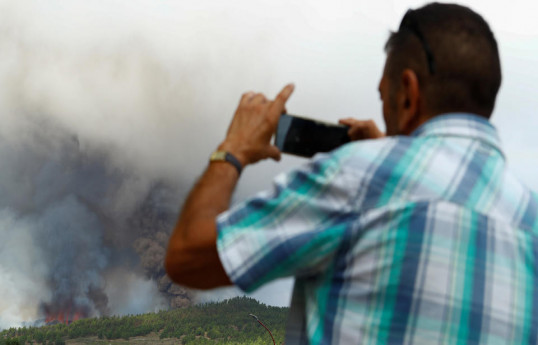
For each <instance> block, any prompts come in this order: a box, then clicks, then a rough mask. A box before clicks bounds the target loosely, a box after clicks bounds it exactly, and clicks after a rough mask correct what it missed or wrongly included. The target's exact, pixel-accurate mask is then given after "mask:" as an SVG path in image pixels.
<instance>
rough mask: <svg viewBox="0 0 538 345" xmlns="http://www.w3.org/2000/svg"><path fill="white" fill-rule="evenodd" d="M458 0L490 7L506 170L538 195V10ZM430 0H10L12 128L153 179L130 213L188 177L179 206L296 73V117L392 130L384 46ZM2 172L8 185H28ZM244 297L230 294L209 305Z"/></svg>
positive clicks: (0, 51) (3, 66) (276, 294)
mask: <svg viewBox="0 0 538 345" xmlns="http://www.w3.org/2000/svg"><path fill="white" fill-rule="evenodd" d="M459 3H460V4H463V5H467V6H469V7H471V8H472V9H474V10H475V11H477V12H478V13H480V14H482V15H483V16H484V18H485V19H486V20H487V21H488V22H489V24H490V26H491V28H492V30H493V32H494V34H495V35H496V38H497V40H498V44H499V50H500V55H501V64H502V70H503V82H502V86H501V89H500V92H499V95H498V99H497V104H496V108H495V111H494V113H493V116H492V122H493V124H494V125H495V126H496V127H497V128H498V129H499V133H500V136H501V140H502V142H503V145H504V149H505V153H506V156H507V157H508V164H509V165H510V166H511V167H512V168H513V169H514V171H515V172H516V174H517V175H519V176H520V178H521V179H522V180H523V181H525V182H526V183H527V184H528V185H529V186H530V187H531V188H533V189H535V190H538V179H536V178H534V177H535V176H536V175H537V174H536V172H537V171H538V162H536V160H535V157H538V136H537V135H536V134H535V132H536V128H538V117H537V116H536V114H535V111H536V109H538V97H536V96H535V92H534V90H535V88H534V82H535V81H536V80H538V67H537V66H538V63H537V62H538V22H537V21H536V20H535V13H537V11H536V10H538V4H535V2H533V1H511V2H510V3H509V6H508V4H507V3H506V2H500V1H478V0H477V1H463V2H459ZM423 4H425V2H422V1H385V0H378V1H347V0H346V1H330V2H329V1H321V0H308V1H307V0H271V1H252V0H251V1H246V0H230V1H218V0H197V1H182V0H181V1H180V0H167V1H164V0H91V1H90V0H72V1H68V2H66V1H61V0H49V1H37V0H17V1H15V0H11V1H8V0H0V114H1V115H0V118H1V119H2V126H0V137H2V138H4V140H5V143H9V144H10V145H11V146H10V147H18V146H20V145H22V144H21V143H24V142H25V140H27V139H28V136H32V135H34V134H32V133H34V131H36V130H37V131H39V128H40V127H39V126H37V127H36V123H37V124H40V123H41V122H42V121H46V122H47V123H49V122H51V123H54V124H55V126H59V127H61V128H62V130H64V131H65V132H66V133H70V134H71V135H72V136H73V137H76V141H77V144H78V145H79V147H80V148H81V150H90V151H93V150H97V149H98V150H104V151H106V152H107V154H108V156H109V157H110V161H111V163H109V164H110V166H112V167H113V169H115V170H119V171H122V173H129V174H131V175H132V176H135V177H136V178H133V179H134V180H136V181H138V182H139V184H137V183H130V184H128V185H127V186H128V188H127V187H125V188H123V189H122V188H120V189H119V191H118V193H119V194H121V198H119V199H118V200H121V201H122V203H119V202H118V203H117V204H115V205H114V206H113V207H115V208H116V209H118V210H117V212H119V213H120V214H121V213H122V212H127V211H124V210H123V209H124V208H125V209H128V205H127V206H126V205H125V204H124V203H123V201H125V200H131V199H132V200H134V199H136V198H135V197H134V196H133V197H132V198H130V195H137V193H138V192H139V191H138V189H140V190H145V189H144V188H146V189H147V186H146V185H147V184H148V183H149V182H147V181H154V180H166V181H170V182H171V183H175V184H177V185H178V186H180V188H179V190H180V191H181V194H180V195H178V198H179V199H180V202H179V203H181V199H182V198H184V195H185V192H186V190H188V189H189V187H190V186H191V185H192V184H193V183H194V182H195V180H196V178H197V176H199V174H200V173H201V172H202V169H203V168H204V167H205V165H206V164H207V159H208V157H209V154H210V153H211V152H212V151H213V150H214V149H215V148H216V147H217V146H218V144H219V143H220V142H221V141H222V139H223V138H224V134H225V132H226V128H227V125H228V123H229V121H230V119H231V117H232V115H233V113H234V110H235V108H236V106H237V104H238V101H239V98H240V96H241V94H242V93H244V92H246V91H256V92H263V93H264V94H265V95H266V96H267V97H269V98H272V97H274V96H275V95H276V94H277V93H278V91H279V90H280V89H281V88H282V87H283V86H284V85H285V84H287V83H289V82H293V83H294V84H295V86H296V87H295V92H294V94H293V95H292V97H291V98H290V100H289V101H288V103H287V106H286V107H287V110H288V112H289V113H291V114H297V115H303V116H308V117H311V118H317V119H322V120H325V121H332V122H336V121H337V120H338V119H339V118H344V117H356V118H359V119H369V118H372V119H374V121H376V123H377V124H378V125H379V127H381V128H384V125H383V121H382V116H381V102H380V100H379V95H378V92H377V85H378V82H379V78H380V76H381V72H382V69H383V64H384V59H385V55H384V52H383V46H384V43H385V41H386V39H387V38H388V34H389V32H390V30H396V29H397V27H398V25H399V22H400V20H401V17H402V16H403V14H404V13H405V11H406V10H407V9H408V8H416V7H420V6H421V5H423ZM29 128H32V130H31V131H30V130H29ZM36 128H37V129H36ZM303 162H304V160H302V159H299V158H293V157H289V156H284V157H283V160H282V161H281V162H280V163H275V162H271V161H267V162H262V163H258V164H256V165H254V166H251V167H248V168H247V169H246V170H245V171H244V173H243V175H242V177H241V180H240V183H239V185H238V187H237V191H236V194H235V196H234V202H239V201H241V200H244V199H245V198H247V197H248V196H250V195H252V194H254V193H255V192H257V191H259V190H261V189H264V188H268V187H269V185H270V183H271V180H272V177H274V176H275V175H276V174H277V173H279V172H282V171H287V170H289V169H292V168H293V167H294V166H296V165H298V164H302V163H303ZM2 169H3V168H0V179H5V180H6V181H10V183H11V181H16V179H14V177H13V176H12V175H9V176H7V175H6V174H3V173H2ZM131 175H129V176H131ZM136 181H135V182H136ZM0 182H1V181H0ZM14 183H15V182H14ZM11 184H13V183H11ZM140 193H141V192H140ZM127 204H129V203H127ZM179 206H180V205H179V204H178V209H179ZM6 208H9V207H6ZM0 218H2V217H0ZM0 235H1V231H0ZM20 241H24V239H21V240H20ZM1 258H2V256H0V259H1ZM2 260H5V259H2ZM3 264H4V265H5V262H2V261H0V274H1V273H2V271H1V268H2V265H3ZM21 279H22V278H21ZM27 279H29V278H28V277H26V278H25V279H23V280H21V281H27ZM292 283H293V282H292V280H291V279H285V280H281V281H277V282H276V283H272V284H270V285H268V286H266V287H263V288H261V289H260V290H259V291H257V292H255V293H254V294H253V296H254V297H255V298H257V299H259V300H261V301H262V302H264V303H267V304H273V305H288V304H289V299H290V292H291V286H292ZM144 284H146V283H144ZM143 286H144V289H149V290H151V287H150V286H149V287H148V286H147V285H143ZM0 291H2V290H1V289H0ZM30 292H31V293H33V291H30ZM30 292H29V293H30ZM5 293H7V292H5ZM238 293H239V292H238V291H237V290H233V289H224V290H223V289H219V290H216V291H211V292H206V293H200V294H199V295H198V298H199V300H201V301H205V300H212V299H222V298H225V297H230V296H233V295H236V294H238ZM0 307H1V306H0ZM0 309H1V308H0ZM146 309H147V307H146Z"/></svg>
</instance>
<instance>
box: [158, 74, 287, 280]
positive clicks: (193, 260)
mask: <svg viewBox="0 0 538 345" xmlns="http://www.w3.org/2000/svg"><path fill="white" fill-rule="evenodd" d="M293 89H294V86H293V85H292V84H289V85H287V86H286V87H284V88H283V89H282V91H281V92H280V93H279V94H278V96H277V97H276V99H275V100H273V101H271V100H267V99H266V98H265V96H264V95H263V94H261V93H258V94H256V93H253V92H249V93H246V94H244V95H243V96H242V98H241V101H240V103H239V106H238V107H237V110H236V112H235V115H234V117H233V120H232V122H231V124H230V127H229V128H228V132H227V134H226V139H225V140H224V141H223V142H222V144H221V145H220V146H219V148H218V151H225V152H227V153H228V154H230V155H232V156H233V157H235V159H236V160H237V161H238V162H239V164H240V165H241V166H242V167H246V166H247V165H249V164H253V163H256V162H258V161H260V160H263V159H266V158H271V159H274V160H280V151H279V150H278V149H277V148H276V147H275V146H273V145H271V137H272V135H273V134H274V132H275V131H276V127H277V124H278V119H279V117H280V114H282V113H283V112H284V111H285V104H286V102H287V100H288V99H289V97H290V95H291V93H292V92H293ZM232 160H233V158H232ZM239 174H240V169H238V167H236V166H235V165H234V164H231V163H230V162H229V161H226V160H221V161H213V162H211V163H210V164H209V166H208V167H207V169H206V170H205V172H204V173H203V175H202V176H201V177H200V179H199V181H198V183H197V184H196V185H195V186H194V188H193V189H192V191H191V192H190V194H189V196H188V198H187V200H186V201H185V205H184V207H183V210H182V211H181V215H180V217H179V220H178V222H177V224H176V227H175V229H174V232H173V233H172V236H171V237H170V242H169V244H168V252H167V254H166V261H165V266H166V271H167V273H168V275H169V276H170V278H172V280H173V281H175V282H176V283H179V284H182V285H185V286H189V287H193V288H197V289H210V288H214V287H218V286H223V285H231V284H232V283H231V281H230V279H229V278H228V276H227V274H226V272H225V271H224V268H223V267H222V264H221V262H220V259H219V256H218V253H217V246H216V242H217V226H216V218H217V216H218V215H219V214H220V213H222V212H224V211H226V210H227V209H228V208H229V206H230V199H231V196H232V193H233V191H234V189H235V186H236V184H237V180H238V179H239Z"/></svg>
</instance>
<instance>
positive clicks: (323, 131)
mask: <svg viewBox="0 0 538 345" xmlns="http://www.w3.org/2000/svg"><path fill="white" fill-rule="evenodd" d="M348 130H349V127H348V126H344V125H337V124H331V123H327V122H322V121H316V120H311V119H307V118H304V117H299V116H295V115H288V114H282V115H281V116H280V120H279V121H278V127H277V131H276V135H275V145H276V146H277V147H278V148H279V150H280V151H282V152H285V153H289V154H293V155H296V156H301V157H312V156H313V155H315V154H316V153H318V152H329V151H332V150H334V149H335V148H337V147H339V146H341V145H343V144H345V143H348V142H349V141H350V140H351V139H350V138H349V136H348V135H347V132H348Z"/></svg>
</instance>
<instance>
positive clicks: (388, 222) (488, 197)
mask: <svg viewBox="0 0 538 345" xmlns="http://www.w3.org/2000/svg"><path fill="white" fill-rule="evenodd" d="M499 147H500V146H499V140H498V137H497V134H496V131H495V129H494V127H492V126H491V125H490V124H489V122H488V121H486V120H484V119H482V118H479V117H477V116H473V115H470V114H446V115H443V116H439V117H435V118H434V119H432V120H430V121H428V122H427V123H425V124H424V125H423V126H421V127H420V128H419V129H418V130H417V131H415V133H413V135H412V136H410V137H392V138H386V139H379V140H371V141H365V142H356V143H352V144H348V145H345V146H344V147H342V148H340V149H338V150H335V151H333V152H332V153H330V154H319V155H317V156H316V157H315V158H314V159H313V160H311V161H310V162H309V163H308V164H306V165H305V166H303V167H301V168H299V169H297V170H295V171H292V172H290V173H288V174H282V175H279V176H277V177H276V179H275V183H274V189H273V190H270V191H266V192H262V193H260V194H258V195H257V196H255V197H254V198H252V199H250V200H248V201H246V202H244V203H242V204H240V205H237V206H235V207H233V208H232V209H231V210H230V211H228V212H226V213H223V214H222V215H220V216H219V218H218V241H217V247H218V250H219V255H220V258H221V261H222V263H223V266H224V268H225V269H226V271H227V273H228V275H229V276H230V278H231V280H232V281H233V282H234V283H235V284H237V285H238V286H239V287H240V288H241V289H243V290H244V291H252V290H254V289H256V288H258V287H259V286H260V285H262V284H264V283H266V282H268V281H271V280H273V279H276V278H281V277H290V276H295V277H296V282H295V287H294V291H293V298H292V306H291V310H290V316H289V320H288V329H287V335H286V339H287V340H286V344H288V345H291V344H403V343H405V344H537V343H538V339H537V338H538V335H537V332H538V284H537V283H538V282H537V281H536V280H537V276H538V271H537V269H538V262H537V260H538V237H537V230H538V224H537V214H538V197H537V195H536V194H534V193H533V192H531V191H530V190H529V189H528V188H526V187H525V186H524V185H523V184H522V183H521V182H520V181H519V180H518V179H517V178H515V177H514V176H513V175H512V173H511V172H510V171H509V170H508V168H507V166H506V162H505V159H504V157H503V153H502V152H501V150H500V148H499Z"/></svg>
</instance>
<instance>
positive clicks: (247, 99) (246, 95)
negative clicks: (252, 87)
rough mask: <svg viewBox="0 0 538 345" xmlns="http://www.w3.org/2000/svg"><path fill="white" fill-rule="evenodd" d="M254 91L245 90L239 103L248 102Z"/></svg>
mask: <svg viewBox="0 0 538 345" xmlns="http://www.w3.org/2000/svg"><path fill="white" fill-rule="evenodd" d="M255 94H256V93H255V92H253V91H249V92H245V93H244V94H243V95H242V96H241V101H240V102H239V104H240V105H245V104H247V103H248V102H250V100H251V99H252V97H254V95H255Z"/></svg>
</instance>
